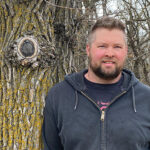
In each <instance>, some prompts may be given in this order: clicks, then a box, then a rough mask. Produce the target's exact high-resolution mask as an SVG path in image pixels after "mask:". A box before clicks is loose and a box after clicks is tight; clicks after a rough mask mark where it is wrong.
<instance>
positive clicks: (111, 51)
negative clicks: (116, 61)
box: [105, 47, 114, 57]
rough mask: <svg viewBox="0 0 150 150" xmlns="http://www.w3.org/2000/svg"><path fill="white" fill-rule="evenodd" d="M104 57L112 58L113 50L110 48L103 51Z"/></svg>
mask: <svg viewBox="0 0 150 150" xmlns="http://www.w3.org/2000/svg"><path fill="white" fill-rule="evenodd" d="M105 55H106V56H107V57H114V49H113V48H112V47H108V48H107V49H106V51H105Z"/></svg>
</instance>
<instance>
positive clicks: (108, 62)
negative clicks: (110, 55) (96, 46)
mask: <svg viewBox="0 0 150 150" xmlns="http://www.w3.org/2000/svg"><path fill="white" fill-rule="evenodd" d="M103 63H105V64H114V63H115V62H114V61H103Z"/></svg>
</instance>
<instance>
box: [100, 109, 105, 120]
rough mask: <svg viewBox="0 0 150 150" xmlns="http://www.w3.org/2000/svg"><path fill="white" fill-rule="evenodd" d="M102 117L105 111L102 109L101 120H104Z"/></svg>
mask: <svg viewBox="0 0 150 150" xmlns="http://www.w3.org/2000/svg"><path fill="white" fill-rule="evenodd" d="M104 118H105V111H104V110H102V113H101V121H104Z"/></svg>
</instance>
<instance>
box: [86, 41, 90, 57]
mask: <svg viewBox="0 0 150 150" xmlns="http://www.w3.org/2000/svg"><path fill="white" fill-rule="evenodd" d="M89 53H90V45H89V44H87V45H86V54H87V56H89Z"/></svg>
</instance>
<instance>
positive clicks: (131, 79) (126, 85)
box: [65, 69, 139, 112]
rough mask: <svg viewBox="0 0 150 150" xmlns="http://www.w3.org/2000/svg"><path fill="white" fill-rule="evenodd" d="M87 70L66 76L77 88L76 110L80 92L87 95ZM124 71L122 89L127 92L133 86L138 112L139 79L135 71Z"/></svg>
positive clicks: (68, 81) (133, 97)
mask: <svg viewBox="0 0 150 150" xmlns="http://www.w3.org/2000/svg"><path fill="white" fill-rule="evenodd" d="M87 72H88V70H87V69H85V70H83V71H81V72H78V73H73V74H70V75H67V76H66V77H65V80H66V81H67V83H68V84H70V85H71V86H72V87H73V88H74V90H75V106H74V109H75V110H76V108H77V105H78V101H79V99H78V92H80V93H82V94H83V95H84V96H86V94H84V91H85V89H86V85H85V83H84V75H85V74H86V73H87ZM122 73H123V75H124V80H123V84H122V88H121V91H122V92H127V91H128V90H129V89H130V88H131V91H132V103H133V109H134V112H136V103H135V92H134V86H135V85H136V84H137V83H138V82H139V80H138V79H137V78H136V77H135V75H134V73H133V72H131V71H129V70H127V69H123V71H122Z"/></svg>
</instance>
